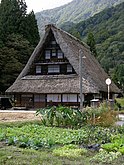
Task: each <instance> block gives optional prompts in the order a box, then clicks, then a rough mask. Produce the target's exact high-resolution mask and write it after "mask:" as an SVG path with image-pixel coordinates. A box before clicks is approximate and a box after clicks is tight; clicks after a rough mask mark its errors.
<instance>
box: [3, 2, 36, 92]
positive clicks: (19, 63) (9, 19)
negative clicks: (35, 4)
mask: <svg viewBox="0 0 124 165" xmlns="http://www.w3.org/2000/svg"><path fill="white" fill-rule="evenodd" d="M38 41H39V32H38V27H37V21H36V19H35V15H34V12H33V11H32V12H30V13H29V14H27V6H26V3H25V1H23V0H11V1H8V0H2V1H1V3H0V93H3V92H4V91H5V90H6V89H7V88H8V87H9V86H10V85H12V83H13V82H14V81H15V79H16V78H17V76H18V74H19V73H20V71H21V70H22V68H23V67H24V65H25V64H26V62H27V60H28V58H29V57H30V55H31V53H32V51H33V49H34V47H35V46H36V45H37V43H38Z"/></svg>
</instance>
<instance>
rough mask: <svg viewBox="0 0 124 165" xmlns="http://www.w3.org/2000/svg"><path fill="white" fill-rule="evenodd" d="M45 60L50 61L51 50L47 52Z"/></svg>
mask: <svg viewBox="0 0 124 165" xmlns="http://www.w3.org/2000/svg"><path fill="white" fill-rule="evenodd" d="M45 59H50V50H45Z"/></svg>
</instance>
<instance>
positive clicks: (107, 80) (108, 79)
mask: <svg viewBox="0 0 124 165" xmlns="http://www.w3.org/2000/svg"><path fill="white" fill-rule="evenodd" d="M105 82H106V84H107V85H108V101H109V99H110V84H111V79H110V78H107V79H106V81H105Z"/></svg>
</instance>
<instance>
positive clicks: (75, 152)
mask: <svg viewBox="0 0 124 165" xmlns="http://www.w3.org/2000/svg"><path fill="white" fill-rule="evenodd" d="M86 153H87V150H86V149H85V148H79V147H78V146H76V145H72V144H70V145H65V146H63V147H60V148H56V149H54V150H53V155H55V156H60V157H68V158H78V157H80V156H82V155H84V154H86Z"/></svg>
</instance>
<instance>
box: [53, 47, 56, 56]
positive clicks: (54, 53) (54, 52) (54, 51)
mask: <svg viewBox="0 0 124 165" xmlns="http://www.w3.org/2000/svg"><path fill="white" fill-rule="evenodd" d="M52 57H56V50H55V49H53V50H52Z"/></svg>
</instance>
